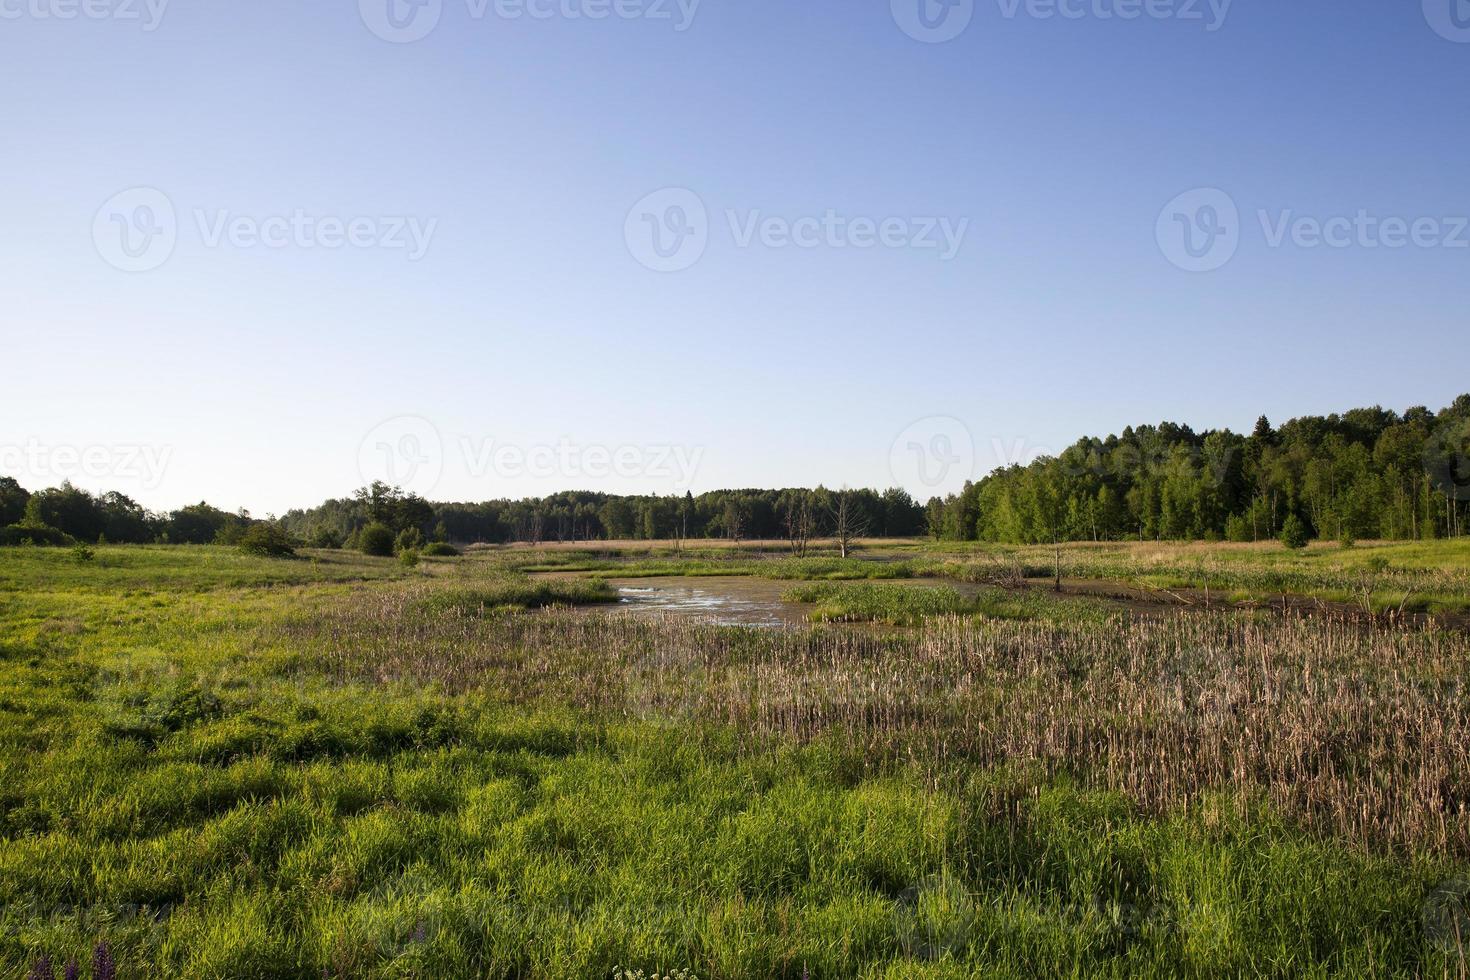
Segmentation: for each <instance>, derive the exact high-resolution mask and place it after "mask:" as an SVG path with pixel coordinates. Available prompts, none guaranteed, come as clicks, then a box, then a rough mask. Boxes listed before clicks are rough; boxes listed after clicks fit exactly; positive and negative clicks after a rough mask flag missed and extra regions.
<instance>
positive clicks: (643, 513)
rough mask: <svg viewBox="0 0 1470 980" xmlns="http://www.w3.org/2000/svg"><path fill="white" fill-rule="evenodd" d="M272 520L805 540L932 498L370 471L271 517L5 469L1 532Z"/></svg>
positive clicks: (452, 533) (904, 525) (917, 518)
mask: <svg viewBox="0 0 1470 980" xmlns="http://www.w3.org/2000/svg"><path fill="white" fill-rule="evenodd" d="M264 523H274V524H276V525H278V526H279V527H280V528H282V529H283V530H284V531H286V532H287V533H288V534H289V535H290V537H291V538H292V539H293V540H294V541H296V542H298V543H300V544H304V545H308V546H311V547H318V548H336V547H353V548H355V547H358V546H359V543H360V542H359V536H360V535H361V534H362V533H363V532H364V530H365V529H366V528H368V527H369V526H373V527H374V532H375V533H380V532H378V528H386V529H388V530H389V531H391V532H392V535H393V538H394V541H395V542H396V543H397V545H398V546H400V547H416V546H418V545H421V544H424V543H430V542H449V541H456V542H461V543H477V542H483V543H487V544H504V543H508V542H527V543H532V544H539V543H543V542H551V541H562V542H577V541H604V540H633V541H653V540H679V539H695V538H726V539H731V540H735V541H743V540H753V539H764V540H771V539H780V540H785V541H788V542H789V543H790V544H791V545H792V547H793V548H794V549H795V550H797V551H805V550H806V548H807V546H808V544H809V543H810V541H811V540H812V539H813V538H816V537H822V536H833V537H836V538H837V539H838V540H839V541H840V542H842V543H843V546H844V547H846V546H847V545H848V544H850V543H851V541H852V540H853V539H855V538H858V537H864V536H881V537H913V536H918V535H922V534H924V533H925V532H926V525H925V518H924V509H923V508H922V507H921V506H920V505H919V504H917V503H916V502H915V501H914V499H913V498H912V497H910V496H909V495H908V494H907V493H905V492H904V491H902V490H888V491H886V492H884V493H878V492H876V491H873V490H827V489H825V488H821V487H819V488H817V489H815V490H806V489H789V490H725V491H718V492H715V493H706V494H701V495H699V496H697V497H696V496H694V495H693V494H692V493H686V494H685V495H684V496H682V497H679V496H669V497H659V496H614V495H610V494H603V493H587V492H566V493H559V494H555V495H553V496H550V497H545V498H542V499H537V500H491V501H484V502H480V503H431V502H429V501H427V500H424V499H423V498H422V497H418V496H416V495H414V494H408V493H404V492H403V491H402V490H400V489H399V488H397V487H390V486H388V485H386V484H383V483H374V484H373V485H372V486H369V487H364V488H362V489H361V490H359V491H357V492H356V493H355V494H354V495H353V496H351V497H346V498H342V499H335V500H328V501H326V502H325V503H323V504H321V505H320V506H317V507H313V508H311V509H310V510H293V511H290V512H289V513H287V514H286V515H285V516H284V517H282V518H280V520H279V521H274V522H272V521H260V520H257V519H255V518H252V517H251V516H250V514H249V513H248V512H247V511H239V512H237V513H229V512H227V511H222V510H220V509H218V508H216V507H212V506H210V505H209V504H207V503H198V504H193V505H190V506H188V507H183V508H180V509H179V510H175V511H170V512H167V513H160V512H153V511H149V510H146V509H145V508H144V507H142V506H141V505H140V504H138V503H137V502H136V501H134V500H132V499H131V498H129V497H127V496H124V495H123V494H120V493H115V492H114V493H104V494H100V495H99V494H92V493H89V492H87V491H86V490H82V489H80V488H77V487H74V486H72V485H71V484H70V483H63V484H62V485H61V486H59V487H52V488H50V489H46V490H39V491H36V492H35V493H31V492H28V491H27V490H25V489H24V488H23V487H21V485H20V484H19V483H18V482H17V481H16V480H15V479H14V478H12V477H3V478H0V544H24V543H32V544H63V543H70V542H72V541H83V542H87V543H91V542H95V541H101V542H113V543H119V544H129V543H131V544H152V543H165V544H169V543H172V544H239V543H240V542H241V540H242V539H243V538H244V536H245V535H246V534H247V532H249V531H250V529H251V528H252V527H256V526H258V525H260V524H264Z"/></svg>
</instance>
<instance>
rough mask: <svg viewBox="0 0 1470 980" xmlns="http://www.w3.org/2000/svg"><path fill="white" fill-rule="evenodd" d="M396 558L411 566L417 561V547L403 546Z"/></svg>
mask: <svg viewBox="0 0 1470 980" xmlns="http://www.w3.org/2000/svg"><path fill="white" fill-rule="evenodd" d="M398 560H399V561H401V562H403V564H404V565H406V566H408V567H409V568H413V567H414V566H415V565H417V564H418V563H419V549H417V548H404V549H403V550H402V551H400V552H399V553H398Z"/></svg>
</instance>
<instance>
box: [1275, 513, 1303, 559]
mask: <svg viewBox="0 0 1470 980" xmlns="http://www.w3.org/2000/svg"><path fill="white" fill-rule="evenodd" d="M1281 543H1282V544H1284V545H1286V546H1287V547H1288V548H1290V549H1292V550H1293V551H1296V550H1299V549H1301V548H1305V547H1306V546H1307V526H1306V525H1305V524H1303V523H1302V522H1301V518H1299V517H1297V516H1296V515H1295V514H1292V515H1291V516H1289V517H1287V519H1286V522H1285V523H1283V524H1282V525H1281Z"/></svg>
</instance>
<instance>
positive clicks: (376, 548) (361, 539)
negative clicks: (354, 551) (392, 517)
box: [357, 521, 393, 558]
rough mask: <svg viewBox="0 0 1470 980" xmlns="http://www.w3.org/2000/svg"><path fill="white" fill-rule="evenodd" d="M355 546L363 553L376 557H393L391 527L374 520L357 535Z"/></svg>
mask: <svg viewBox="0 0 1470 980" xmlns="http://www.w3.org/2000/svg"><path fill="white" fill-rule="evenodd" d="M357 547H358V549H359V550H360V551H362V553H363V554H365V555H373V556H375V557H378V558H392V557H393V529H392V528H391V527H389V526H388V525H386V524H382V523H379V522H377V521H374V522H373V523H372V524H369V525H368V526H367V527H365V528H363V529H362V531H360V532H359V533H358V535H357Z"/></svg>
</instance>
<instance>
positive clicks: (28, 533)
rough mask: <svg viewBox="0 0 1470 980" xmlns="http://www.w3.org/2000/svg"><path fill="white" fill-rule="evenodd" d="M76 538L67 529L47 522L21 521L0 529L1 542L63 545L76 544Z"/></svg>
mask: <svg viewBox="0 0 1470 980" xmlns="http://www.w3.org/2000/svg"><path fill="white" fill-rule="evenodd" d="M74 543H75V539H73V538H72V536H71V535H70V534H67V533H66V532H65V531H60V530H57V529H56V528H54V527H50V526H49V525H46V524H36V523H31V522H25V521H23V522H21V523H20V524H12V525H10V526H9V527H7V528H3V529H0V544H34V545H50V546H52V547H63V546H65V545H69V544H74Z"/></svg>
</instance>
